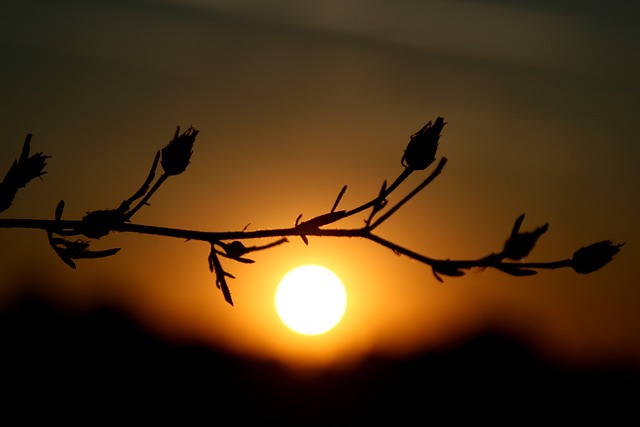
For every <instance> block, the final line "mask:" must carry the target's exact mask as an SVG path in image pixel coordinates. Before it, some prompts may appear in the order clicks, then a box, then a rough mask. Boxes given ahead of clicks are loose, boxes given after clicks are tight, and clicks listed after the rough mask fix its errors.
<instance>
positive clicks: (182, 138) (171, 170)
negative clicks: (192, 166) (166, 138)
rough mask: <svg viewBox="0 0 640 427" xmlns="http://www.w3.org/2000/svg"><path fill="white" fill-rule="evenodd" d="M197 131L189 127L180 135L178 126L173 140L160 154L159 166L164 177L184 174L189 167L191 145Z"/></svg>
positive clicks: (191, 151)
mask: <svg viewBox="0 0 640 427" xmlns="http://www.w3.org/2000/svg"><path fill="white" fill-rule="evenodd" d="M196 135H198V131H197V130H195V129H194V128H193V127H189V129H187V130H186V131H184V132H183V133H182V134H181V135H180V126H178V127H177V129H176V133H175V135H174V136H173V139H172V140H171V142H169V144H168V145H167V146H165V147H164V148H163V149H162V150H161V152H162V160H161V161H160V164H161V165H162V169H163V170H164V173H165V175H168V176H170V175H178V174H181V173H182V172H184V171H185V170H186V169H187V166H189V161H190V160H191V154H192V153H193V143H194V142H195V141H196Z"/></svg>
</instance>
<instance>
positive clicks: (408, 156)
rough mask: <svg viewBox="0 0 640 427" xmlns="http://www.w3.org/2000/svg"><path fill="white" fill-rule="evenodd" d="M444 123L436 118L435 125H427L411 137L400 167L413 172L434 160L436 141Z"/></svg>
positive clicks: (440, 118)
mask: <svg viewBox="0 0 640 427" xmlns="http://www.w3.org/2000/svg"><path fill="white" fill-rule="evenodd" d="M445 124H446V122H445V121H444V119H443V118H442V117H438V118H437V119H436V121H435V123H433V124H431V121H429V123H427V124H426V125H425V126H424V127H423V128H422V129H420V130H419V131H418V132H416V133H414V134H413V135H411V138H410V140H409V144H408V145H407V149H406V150H404V155H403V156H402V165H403V166H404V167H406V168H409V169H413V170H424V169H426V168H428V167H429V165H430V164H431V163H433V161H434V160H435V158H436V151H437V149H438V140H439V139H440V133H441V132H442V128H444V125H445Z"/></svg>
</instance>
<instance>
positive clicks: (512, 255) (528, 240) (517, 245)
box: [502, 214, 549, 260]
mask: <svg viewBox="0 0 640 427" xmlns="http://www.w3.org/2000/svg"><path fill="white" fill-rule="evenodd" d="M523 220H524V214H522V215H520V216H519V217H518V219H516V222H515V224H514V225H513V229H512V230H511V236H509V239H508V240H507V241H506V242H505V244H504V249H503V250H502V255H503V256H504V257H505V258H509V259H513V260H521V259H523V258H525V257H526V256H527V255H529V253H530V252H531V251H532V250H533V248H534V246H535V245H536V243H537V241H538V239H539V238H540V236H542V235H543V234H544V233H546V232H547V230H548V229H549V224H544V225H543V226H541V227H538V228H536V229H535V230H533V231H527V232H520V226H521V225H522V221H523Z"/></svg>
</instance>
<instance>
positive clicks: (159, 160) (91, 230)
mask: <svg viewBox="0 0 640 427" xmlns="http://www.w3.org/2000/svg"><path fill="white" fill-rule="evenodd" d="M445 124H446V122H445V121H444V119H443V118H442V117H438V118H437V119H436V120H435V122H433V123H432V122H429V123H427V124H426V125H425V126H424V127H422V128H421V129H420V130H419V131H418V132H416V133H414V134H412V135H411V137H410V139H409V143H408V145H407V148H406V150H405V152H404V154H403V156H402V158H401V164H402V166H403V170H402V171H401V172H400V173H399V174H398V176H397V177H396V179H395V180H394V181H393V182H392V183H391V185H390V186H387V181H386V180H385V181H384V182H383V184H382V187H381V189H380V191H379V193H378V194H377V195H376V196H375V197H372V198H371V199H370V200H368V201H366V202H364V203H362V204H361V205H359V206H356V207H354V208H351V209H342V210H337V208H338V205H339V204H340V202H341V201H342V198H343V196H344V194H345V192H346V190H347V186H346V185H345V186H343V187H342V189H341V190H340V192H339V193H338V196H337V197H336V199H335V201H334V203H333V205H332V206H331V209H330V210H329V211H328V212H326V213H322V214H320V215H317V216H315V217H312V218H311V219H309V220H306V221H302V222H301V221H300V220H301V218H302V214H300V215H299V216H298V217H297V218H296V220H295V223H294V226H293V227H289V228H276V229H262V230H247V227H245V228H244V229H242V230H239V231H198V230H186V229H180V228H170V227H159V226H152V225H145V224H135V223H132V222H131V218H132V216H133V215H134V214H135V213H136V212H137V211H138V210H140V209H141V208H142V207H143V206H147V205H148V202H149V199H150V198H151V197H152V196H153V194H155V192H156V191H157V190H158V189H159V188H160V187H161V186H162V184H163V183H164V182H165V181H166V180H167V179H168V178H169V177H171V176H175V175H179V174H181V173H182V172H184V171H185V170H186V168H187V166H188V165H189V163H190V159H191V155H192V152H193V144H194V143H195V139H196V136H197V135H198V132H199V131H197V130H195V129H193V127H189V128H188V129H187V130H186V131H185V132H183V133H182V134H181V133H180V127H177V129H176V131H175V134H174V137H173V139H172V140H171V141H170V142H169V144H168V145H166V146H165V147H164V148H163V149H162V150H160V151H159V152H158V153H157V154H156V156H155V158H154V160H153V163H152V166H151V170H150V171H149V174H148V175H147V178H146V179H145V181H144V182H143V184H142V186H141V187H140V188H139V190H138V191H136V192H135V193H134V194H133V196H131V197H129V198H128V199H125V200H124V201H123V202H122V203H121V204H120V206H119V207H117V208H114V209H105V210H97V211H91V212H89V213H87V214H86V215H85V216H84V217H83V218H82V219H80V220H68V219H62V214H63V210H64V201H60V203H58V205H57V206H56V209H55V212H54V219H26V218H19V219H0V228H25V229H39V230H44V231H45V232H46V233H47V238H48V241H49V244H50V245H51V247H52V248H53V249H54V251H55V252H56V254H57V255H58V256H59V257H60V258H61V259H62V261H64V262H65V263H66V264H67V265H69V266H70V267H72V268H76V264H75V262H74V260H77V259H83V258H103V257H108V256H112V255H115V254H116V253H118V252H119V251H120V248H113V249H107V250H101V251H93V250H91V249H90V246H91V239H100V238H102V237H104V236H107V235H108V234H110V233H113V232H119V233H136V234H142V235H153V236H164V237H170V238H179V239H184V240H196V241H202V242H207V243H208V244H209V245H210V251H209V255H208V258H207V261H208V264H209V269H210V270H211V272H212V273H214V275H215V278H216V280H215V283H216V286H217V287H218V288H219V289H220V290H221V292H222V294H223V296H224V299H225V300H226V301H227V302H228V303H229V304H231V305H233V300H232V298H231V292H230V290H229V286H228V283H227V280H226V279H227V278H234V276H233V275H232V274H230V273H228V272H227V271H226V270H225V268H224V266H223V264H222V262H221V260H220V257H223V258H226V259H229V260H232V261H236V262H240V263H253V262H254V260H253V259H249V258H246V255H247V254H249V253H251V252H257V251H262V250H267V249H271V248H274V247H276V246H280V245H282V244H284V243H287V242H288V241H289V240H288V237H292V236H296V237H300V238H301V239H302V240H303V241H304V243H305V244H309V236H317V237H343V238H344V237H357V238H363V239H366V240H370V241H372V242H374V243H376V244H379V245H381V246H383V247H386V248H388V249H390V250H392V251H393V252H394V253H396V254H398V255H404V256H407V257H409V258H410V259H413V260H416V261H418V262H421V263H423V264H426V265H428V266H430V267H431V270H432V272H433V274H434V276H435V278H436V279H437V280H439V281H441V282H442V281H443V279H442V276H452V277H456V276H463V275H464V274H465V273H466V271H467V270H469V269H472V268H481V269H486V268H494V269H497V270H499V271H501V272H503V273H506V274H509V275H512V276H530V275H534V274H537V272H538V271H537V270H550V269H558V268H569V267H570V268H572V269H573V270H575V271H576V272H577V273H581V274H587V273H592V272H594V271H597V270H599V269H600V268H602V267H604V266H605V265H606V264H608V263H609V262H611V260H612V259H613V258H614V256H615V255H617V254H618V252H619V251H620V248H621V247H622V246H623V245H624V243H621V244H615V243H613V242H612V241H610V240H604V241H601V242H597V243H594V244H591V245H588V246H586V247H583V248H580V249H578V250H577V251H575V252H574V253H573V255H572V256H571V257H570V258H566V259H561V260H557V261H550V262H522V259H523V258H525V257H527V256H528V255H529V254H530V252H531V251H532V250H533V248H534V246H535V245H536V243H537V241H538V239H539V238H540V237H541V236H542V235H543V234H544V233H546V232H547V230H548V224H544V225H542V226H540V227H537V228H535V229H534V230H533V231H528V232H522V231H520V228H521V226H522V223H523V222H524V214H522V215H520V216H519V217H518V218H517V219H516V221H515V223H514V225H513V227H512V229H511V233H510V235H509V236H508V237H507V239H506V240H505V243H504V245H503V248H502V250H500V251H499V252H494V253H490V254H489V255H486V256H484V257H481V258H477V259H472V260H451V259H436V258H432V257H429V256H426V255H424V254H421V253H419V252H417V251H414V250H411V249H408V248H406V247H404V246H402V245H400V244H397V243H394V242H392V241H390V240H387V239H385V238H383V237H381V236H378V235H377V234H374V233H373V231H374V230H375V229H376V228H377V227H378V226H379V225H380V224H382V223H383V222H385V221H387V220H389V219H390V218H391V217H392V216H393V215H394V214H395V213H396V212H397V211H398V210H400V209H401V208H402V207H404V206H405V205H406V203H407V202H408V201H409V200H411V199H412V198H414V197H415V196H417V194H418V193H420V192H421V191H423V190H424V189H425V188H426V187H427V186H428V185H429V184H431V183H432V182H433V181H434V180H435V179H436V178H437V177H438V176H439V175H440V174H441V173H442V170H443V169H444V166H445V164H446V163H447V159H446V158H444V157H443V158H441V159H440V161H439V162H438V163H437V165H436V167H435V168H434V169H433V170H432V171H431V172H430V173H429V175H428V176H427V177H426V178H425V179H424V180H423V181H422V182H421V183H420V184H419V185H418V186H417V187H415V188H414V189H413V190H412V191H410V192H409V193H408V194H407V195H405V196H404V197H403V198H401V199H400V201H398V202H397V203H396V204H395V205H393V206H392V207H390V208H389V207H388V200H387V199H388V198H389V197H390V196H391V195H393V194H394V193H395V192H397V191H398V189H399V188H400V186H401V184H403V183H404V182H405V181H406V180H407V178H408V177H409V176H411V175H412V174H413V173H419V172H421V171H423V170H426V169H427V168H429V166H431V164H433V162H434V161H435V155H436V151H437V148H438V144H439V139H440V135H441V132H442V130H443V128H444V126H445ZM30 141H31V135H30V134H29V135H27V139H26V141H25V143H24V146H23V149H22V154H21V156H20V158H19V159H18V160H16V161H14V163H13V165H12V167H11V168H10V169H9V172H8V173H7V175H6V177H5V179H4V181H2V183H0V211H1V210H5V209H7V208H8V207H9V206H10V205H11V201H12V200H13V198H14V197H15V194H16V191H17V189H19V188H22V187H24V186H25V185H26V184H27V183H28V182H29V181H31V180H32V179H33V178H35V177H40V176H41V175H43V174H44V173H45V172H44V166H45V159H47V158H49V157H48V156H44V155H43V154H42V153H37V154H35V155H33V156H29V145H30ZM159 164H160V166H161V167H162V169H163V172H162V174H161V175H160V177H159V178H158V179H157V180H156V181H155V183H154V184H153V185H152V183H153V181H154V179H155V177H156V170H157V168H158V165H159ZM136 201H137V202H136ZM134 203H135V206H133V208H131V205H132V204H134ZM3 207H4V209H2V208H3ZM367 209H371V212H370V214H369V215H368V217H367V218H366V219H365V220H364V225H363V226H362V227H360V228H339V227H338V228H326V227H327V226H329V225H333V224H336V223H338V222H339V221H341V220H343V219H345V218H349V217H352V216H355V215H357V214H359V213H361V212H363V211H365V210H367ZM378 215H379V217H377V216H378ZM376 217H377V218H376ZM64 236H78V237H79V238H77V239H75V240H69V239H67V238H66V237H64ZM82 236H83V237H84V238H80V237H82ZM266 238H270V239H276V238H277V240H272V241H271V242H269V243H266V244H262V245H251V246H247V245H245V244H244V243H243V241H246V240H252V239H266Z"/></svg>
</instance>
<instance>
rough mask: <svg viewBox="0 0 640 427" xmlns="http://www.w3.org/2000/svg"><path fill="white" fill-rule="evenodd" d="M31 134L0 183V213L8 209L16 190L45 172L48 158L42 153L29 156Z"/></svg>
mask: <svg viewBox="0 0 640 427" xmlns="http://www.w3.org/2000/svg"><path fill="white" fill-rule="evenodd" d="M31 137H32V135H31V134H28V135H27V138H26V139H25V141H24V144H23V146H22V152H21V153H20V158H18V159H17V160H15V161H14V162H13V164H12V165H11V168H10V169H9V171H8V172H7V175H6V176H5V177H4V179H3V180H2V182H0V212H2V211H4V210H7V209H9V207H10V206H11V203H13V200H14V198H15V197H16V193H17V192H18V190H19V189H20V188H22V187H24V186H26V185H27V184H28V183H29V181H31V180H32V179H34V178H40V177H41V176H42V175H44V174H45V173H46V172H45V171H44V167H45V166H46V165H47V164H46V160H47V159H48V158H49V156H45V155H44V154H42V153H35V154H33V155H29V151H30V149H31Z"/></svg>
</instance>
